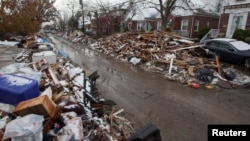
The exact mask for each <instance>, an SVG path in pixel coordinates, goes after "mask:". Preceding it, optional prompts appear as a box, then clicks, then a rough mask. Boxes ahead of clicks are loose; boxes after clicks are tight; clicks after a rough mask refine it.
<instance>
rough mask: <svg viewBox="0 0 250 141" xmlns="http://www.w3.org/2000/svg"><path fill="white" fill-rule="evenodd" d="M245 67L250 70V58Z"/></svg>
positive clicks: (245, 62)
mask: <svg viewBox="0 0 250 141" xmlns="http://www.w3.org/2000/svg"><path fill="white" fill-rule="evenodd" d="M244 67H245V68H246V69H249V68H250V58H248V59H246V60H245V61H244Z"/></svg>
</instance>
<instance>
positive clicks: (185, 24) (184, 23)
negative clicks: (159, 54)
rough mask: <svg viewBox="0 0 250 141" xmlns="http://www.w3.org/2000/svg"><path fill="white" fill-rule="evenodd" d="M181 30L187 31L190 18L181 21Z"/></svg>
mask: <svg viewBox="0 0 250 141" xmlns="http://www.w3.org/2000/svg"><path fill="white" fill-rule="evenodd" d="M181 30H182V31H183V30H184V31H187V30H188V20H182V21H181Z"/></svg>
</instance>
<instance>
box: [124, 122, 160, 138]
mask: <svg viewBox="0 0 250 141" xmlns="http://www.w3.org/2000/svg"><path fill="white" fill-rule="evenodd" d="M125 141H162V139H161V134H160V129H159V128H158V127H156V126H155V125H153V124H148V125H146V126H145V127H143V128H142V129H140V130H139V131H138V132H137V133H135V134H134V135H133V136H132V137H130V138H128V139H126V140H125Z"/></svg>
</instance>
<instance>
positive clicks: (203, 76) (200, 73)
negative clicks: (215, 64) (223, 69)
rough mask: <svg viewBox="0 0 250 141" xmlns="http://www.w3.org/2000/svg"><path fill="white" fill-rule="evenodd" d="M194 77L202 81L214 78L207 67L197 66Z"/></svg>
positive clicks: (206, 81) (210, 80)
mask: <svg viewBox="0 0 250 141" xmlns="http://www.w3.org/2000/svg"><path fill="white" fill-rule="evenodd" d="M195 77H196V78H197V79H198V80H200V81H202V82H205V83H210V82H212V80H213V78H214V73H213V71H211V70H210V69H208V68H199V69H197V70H196V72H195Z"/></svg>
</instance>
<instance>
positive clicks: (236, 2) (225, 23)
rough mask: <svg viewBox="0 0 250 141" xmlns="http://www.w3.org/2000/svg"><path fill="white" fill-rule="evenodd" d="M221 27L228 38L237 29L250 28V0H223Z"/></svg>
mask: <svg viewBox="0 0 250 141" xmlns="http://www.w3.org/2000/svg"><path fill="white" fill-rule="evenodd" d="M222 6H223V10H222V13H221V17H220V20H219V21H220V24H219V28H220V30H221V33H222V34H224V35H225V37H227V38H232V36H233V33H234V31H235V29H243V30H245V29H250V0H223V5H222Z"/></svg>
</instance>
